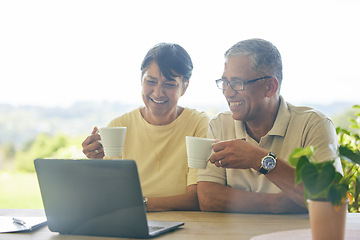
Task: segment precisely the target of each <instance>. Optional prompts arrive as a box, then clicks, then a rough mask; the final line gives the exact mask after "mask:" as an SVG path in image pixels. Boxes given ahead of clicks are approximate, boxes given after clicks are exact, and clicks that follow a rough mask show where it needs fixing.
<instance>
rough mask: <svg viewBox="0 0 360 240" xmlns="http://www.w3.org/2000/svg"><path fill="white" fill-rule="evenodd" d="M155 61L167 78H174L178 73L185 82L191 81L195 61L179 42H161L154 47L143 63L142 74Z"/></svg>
mask: <svg viewBox="0 0 360 240" xmlns="http://www.w3.org/2000/svg"><path fill="white" fill-rule="evenodd" d="M153 61H155V62H156V63H157V64H158V66H159V68H160V71H161V73H162V74H163V75H164V77H165V78H167V79H173V77H176V76H177V75H176V73H177V74H180V75H181V76H182V77H183V82H187V81H189V79H190V77H191V74H192V70H193V63H192V61H191V58H190V55H189V54H188V53H187V52H186V50H185V49H184V48H182V47H181V46H180V45H178V44H175V43H159V44H156V45H155V46H154V47H152V48H151V49H150V50H149V51H148V52H147V54H146V56H145V58H144V60H143V62H142V63H141V74H142V76H143V75H144V73H145V71H146V70H147V68H148V67H149V65H150V63H151V62H153Z"/></svg>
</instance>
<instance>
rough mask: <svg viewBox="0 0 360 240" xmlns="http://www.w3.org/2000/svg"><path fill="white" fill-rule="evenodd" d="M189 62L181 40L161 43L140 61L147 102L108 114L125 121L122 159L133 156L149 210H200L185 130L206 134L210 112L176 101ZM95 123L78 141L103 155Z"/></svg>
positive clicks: (86, 151)
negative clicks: (182, 104)
mask: <svg viewBox="0 0 360 240" xmlns="http://www.w3.org/2000/svg"><path fill="white" fill-rule="evenodd" d="M192 69H193V64H192V61H191V58H190V56H189V54H188V53H187V52H186V51H185V49H183V48H182V47H181V46H179V45H177V44H170V43H160V44H157V45H155V46H154V47H153V48H151V49H150V50H149V51H148V53H147V54H146V56H145V58H144V60H143V62H142V64H141V87H142V99H143V102H144V104H145V106H142V107H140V108H137V109H135V110H133V111H131V112H128V113H125V114H124V115H122V116H120V117H118V118H116V119H114V120H112V121H111V122H110V123H109V125H108V126H109V127H127V131H126V137H125V143H124V148H123V155H122V157H123V159H133V160H135V161H136V163H137V166H138V170H139V176H140V182H141V186H142V191H143V194H144V196H145V197H146V199H147V210H148V211H167V210H199V205H198V199H197V191H196V188H197V185H196V184H197V182H196V180H197V179H196V176H197V170H196V169H191V168H190V169H189V168H188V165H187V154H186V142H185V136H197V137H206V134H207V128H208V122H209V116H208V115H207V114H206V113H204V112H198V111H197V110H195V109H190V108H184V107H181V106H179V105H178V100H179V98H180V97H181V96H183V95H184V93H185V92H186V89H187V87H188V86H189V80H190V77H191V74H192ZM96 131H97V129H96V128H94V130H93V133H92V135H90V136H88V137H87V138H86V139H85V141H84V142H83V143H82V146H83V152H84V154H85V155H86V156H87V157H88V158H103V157H104V152H103V148H102V146H101V144H100V143H99V142H98V140H99V139H100V136H99V135H98V134H96Z"/></svg>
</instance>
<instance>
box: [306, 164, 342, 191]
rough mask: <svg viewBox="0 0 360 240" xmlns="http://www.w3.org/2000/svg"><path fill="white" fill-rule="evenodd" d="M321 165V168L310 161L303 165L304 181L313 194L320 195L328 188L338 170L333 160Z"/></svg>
mask: <svg viewBox="0 0 360 240" xmlns="http://www.w3.org/2000/svg"><path fill="white" fill-rule="evenodd" d="M321 165H322V167H321V168H320V169H318V168H317V167H316V166H315V165H314V164H310V163H307V164H304V166H303V167H302V171H301V178H302V182H303V184H304V187H305V188H307V189H308V191H309V193H310V194H312V195H318V194H320V193H321V192H322V191H324V190H325V189H327V188H328V187H329V186H330V185H331V183H332V182H333V181H334V178H335V171H336V170H335V167H334V166H333V164H332V162H326V163H322V164H321Z"/></svg>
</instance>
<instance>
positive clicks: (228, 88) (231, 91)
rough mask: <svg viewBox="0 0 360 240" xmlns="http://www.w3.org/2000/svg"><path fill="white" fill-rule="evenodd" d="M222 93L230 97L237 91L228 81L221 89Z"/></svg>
mask: <svg viewBox="0 0 360 240" xmlns="http://www.w3.org/2000/svg"><path fill="white" fill-rule="evenodd" d="M223 94H224V96H225V97H226V98H231V97H233V96H235V95H236V94H237V91H235V90H234V89H233V88H232V87H231V86H230V83H229V84H228V85H227V86H226V88H225V89H224V90H223Z"/></svg>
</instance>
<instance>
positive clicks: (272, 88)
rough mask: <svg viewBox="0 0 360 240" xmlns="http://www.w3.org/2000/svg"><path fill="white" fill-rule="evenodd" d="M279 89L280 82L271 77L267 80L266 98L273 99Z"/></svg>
mask: <svg viewBox="0 0 360 240" xmlns="http://www.w3.org/2000/svg"><path fill="white" fill-rule="evenodd" d="M278 89H279V81H278V80H277V78H276V77H271V78H269V79H268V80H267V85H266V91H267V92H266V96H267V97H269V98H271V97H272V96H274V95H275V94H276V93H277V92H278Z"/></svg>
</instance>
